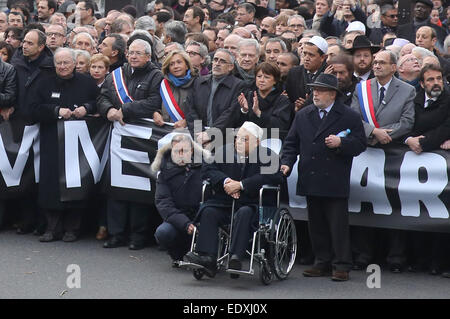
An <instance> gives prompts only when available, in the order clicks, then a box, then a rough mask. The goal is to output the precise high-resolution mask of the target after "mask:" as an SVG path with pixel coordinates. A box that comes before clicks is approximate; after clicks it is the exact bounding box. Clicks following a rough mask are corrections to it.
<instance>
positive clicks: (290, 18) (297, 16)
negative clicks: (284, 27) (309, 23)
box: [288, 14, 306, 28]
mask: <svg viewBox="0 0 450 319" xmlns="http://www.w3.org/2000/svg"><path fill="white" fill-rule="evenodd" d="M293 19H300V20H302V23H303V25H304V26H305V28H306V21H305V18H304V17H302V16H301V15H299V14H296V15H293V16H290V17H289V19H288V25H289V23H290V22H291V20H293Z"/></svg>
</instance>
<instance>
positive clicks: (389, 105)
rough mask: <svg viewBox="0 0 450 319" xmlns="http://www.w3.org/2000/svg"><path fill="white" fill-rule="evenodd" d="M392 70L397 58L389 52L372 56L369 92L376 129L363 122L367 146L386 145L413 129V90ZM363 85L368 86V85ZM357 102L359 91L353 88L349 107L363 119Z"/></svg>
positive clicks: (371, 124)
mask: <svg viewBox="0 0 450 319" xmlns="http://www.w3.org/2000/svg"><path fill="white" fill-rule="evenodd" d="M396 70H397V58H396V56H395V55H394V54H393V53H392V52H390V51H381V52H379V53H378V54H377V55H376V56H375V59H374V61H373V72H374V75H375V78H373V79H372V80H370V89H371V93H372V99H373V108H374V112H375V119H376V123H378V126H376V125H374V124H373V123H370V121H365V120H363V125H364V130H365V132H366V136H367V138H368V143H369V144H370V145H375V144H377V143H381V144H388V143H390V142H392V141H393V140H395V139H399V138H401V137H403V136H404V135H405V134H408V133H409V132H411V130H412V128H413V126H414V97H415V95H416V91H415V89H414V87H413V86H411V85H409V84H407V83H405V82H403V81H400V80H399V79H397V78H395V77H394V73H395V72H396ZM367 84H368V85H369V83H368V82H367ZM360 100H361V96H360V92H359V90H358V89H357V90H355V93H354V95H353V101H352V108H353V109H354V110H355V111H357V112H359V113H361V115H362V117H363V118H364V115H363V114H362V113H363V112H362V109H361V104H360ZM368 116H370V115H368Z"/></svg>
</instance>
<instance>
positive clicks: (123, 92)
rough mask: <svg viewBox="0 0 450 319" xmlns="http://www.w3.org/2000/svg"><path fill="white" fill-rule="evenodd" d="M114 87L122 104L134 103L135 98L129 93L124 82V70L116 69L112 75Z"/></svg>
mask: <svg viewBox="0 0 450 319" xmlns="http://www.w3.org/2000/svg"><path fill="white" fill-rule="evenodd" d="M112 77H113V83H114V87H115V89H116V93H117V96H118V97H119V100H120V102H121V103H122V104H125V103H129V102H133V101H134V100H133V98H132V97H131V96H130V93H128V89H127V87H126V85H125V81H124V80H123V71H122V68H121V67H119V68H117V69H115V70H114V71H113V73H112Z"/></svg>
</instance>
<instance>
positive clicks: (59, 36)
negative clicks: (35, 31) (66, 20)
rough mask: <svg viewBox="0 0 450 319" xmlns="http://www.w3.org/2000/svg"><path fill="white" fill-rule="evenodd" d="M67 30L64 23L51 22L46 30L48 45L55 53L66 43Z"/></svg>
mask: <svg viewBox="0 0 450 319" xmlns="http://www.w3.org/2000/svg"><path fill="white" fill-rule="evenodd" d="M65 34H66V33H65V30H64V27H63V26H62V25H59V24H50V25H49V26H48V27H47V28H46V30H45V35H46V36H47V47H48V48H49V49H50V50H52V52H53V53H55V51H56V49H58V48H62V47H63V46H64V44H65V43H66V36H65Z"/></svg>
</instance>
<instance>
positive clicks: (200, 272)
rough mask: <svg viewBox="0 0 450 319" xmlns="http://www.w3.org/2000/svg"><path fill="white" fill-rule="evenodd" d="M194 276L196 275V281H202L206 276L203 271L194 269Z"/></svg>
mask: <svg viewBox="0 0 450 319" xmlns="http://www.w3.org/2000/svg"><path fill="white" fill-rule="evenodd" d="M192 274H193V275H194V278H195V279H197V280H201V279H202V278H203V275H204V274H205V272H204V271H203V269H194V270H193V271H192Z"/></svg>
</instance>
